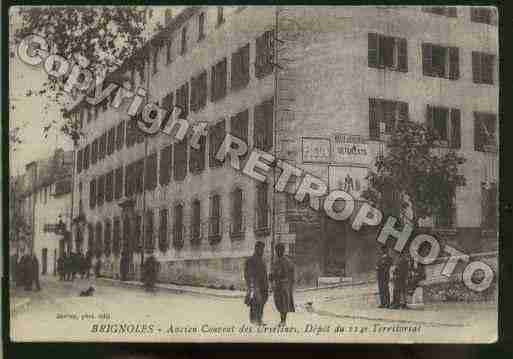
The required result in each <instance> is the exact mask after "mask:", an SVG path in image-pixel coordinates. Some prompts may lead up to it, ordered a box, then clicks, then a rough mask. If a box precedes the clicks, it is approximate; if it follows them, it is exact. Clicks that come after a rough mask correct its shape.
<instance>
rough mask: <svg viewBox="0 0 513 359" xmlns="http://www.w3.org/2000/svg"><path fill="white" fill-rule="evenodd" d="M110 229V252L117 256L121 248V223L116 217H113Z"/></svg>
mask: <svg viewBox="0 0 513 359" xmlns="http://www.w3.org/2000/svg"><path fill="white" fill-rule="evenodd" d="M112 231H113V233H112V253H113V254H114V255H115V256H116V257H117V256H118V255H119V252H120V249H121V248H120V247H121V223H120V220H119V218H118V217H115V218H114V222H113V226H112Z"/></svg>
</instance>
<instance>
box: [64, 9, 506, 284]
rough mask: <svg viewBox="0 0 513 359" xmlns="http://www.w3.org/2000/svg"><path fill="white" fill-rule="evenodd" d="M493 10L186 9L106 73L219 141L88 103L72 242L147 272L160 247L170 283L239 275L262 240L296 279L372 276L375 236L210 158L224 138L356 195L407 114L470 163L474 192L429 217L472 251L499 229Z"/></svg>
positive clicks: (233, 279) (82, 113) (81, 115)
mask: <svg viewBox="0 0 513 359" xmlns="http://www.w3.org/2000/svg"><path fill="white" fill-rule="evenodd" d="M496 16H497V14H496V12H495V10H494V9H493V8H471V7H457V8H456V7H429V8H427V7H424V8H421V7H387V6H376V7H333V6H330V7H263V6H258V7H248V6H238V7H191V8H187V9H185V10H183V11H182V12H180V13H179V14H178V15H176V16H175V17H173V19H172V21H169V22H168V24H167V26H166V28H165V29H164V30H163V31H161V32H160V33H158V34H157V35H156V36H154V37H153V38H152V39H151V41H150V42H148V43H147V44H146V46H145V47H144V49H143V50H142V51H141V52H139V53H138V54H136V55H135V56H133V57H132V58H131V59H129V60H128V61H127V62H126V63H125V64H123V66H122V67H121V68H120V69H119V70H118V71H116V73H114V74H111V76H110V78H109V80H110V81H115V82H117V83H120V84H123V83H125V84H131V85H132V86H133V88H135V87H143V88H145V89H147V94H148V98H149V99H150V101H156V102H157V103H158V104H159V105H160V106H162V107H164V108H168V109H171V108H172V107H173V106H180V107H181V108H183V109H184V110H185V112H186V114H187V118H188V119H192V120H194V121H206V122H208V123H209V128H208V136H206V138H205V137H203V138H202V140H201V146H200V149H199V150H192V149H191V147H190V146H188V145H187V140H184V141H183V142H181V143H177V144H172V143H171V141H170V138H169V137H168V136H167V135H165V134H158V135H155V136H153V137H145V136H144V135H143V134H142V132H140V131H139V130H138V129H137V126H136V121H135V119H133V118H130V117H129V116H128V114H127V104H128V103H129V101H126V102H125V103H124V104H122V106H121V107H120V108H118V109H114V108H112V107H110V106H109V105H108V103H107V100H106V101H104V102H103V103H102V104H100V105H98V106H96V107H91V106H86V105H84V104H82V105H79V106H77V107H76V108H75V109H74V116H75V117H76V119H77V121H80V122H81V124H82V128H83V131H84V132H85V134H86V135H85V137H84V138H83V139H81V141H80V142H79V143H78V144H77V147H76V153H77V155H76V162H75V171H76V176H75V177H74V183H73V190H74V198H75V199H76V200H75V201H74V208H73V217H74V223H76V224H77V225H76V226H74V228H73V237H74V238H75V242H76V245H77V246H79V247H83V248H85V247H87V248H88V249H91V250H93V251H94V253H95V254H96V256H97V258H102V262H103V263H104V272H105V274H106V275H108V276H111V277H114V278H118V277H119V261H120V258H121V256H123V255H124V256H127V258H128V259H129V261H130V263H131V266H130V268H131V275H132V277H133V278H139V275H140V265H141V263H142V261H143V258H142V257H143V256H144V255H147V254H149V253H153V254H154V255H155V256H156V258H157V260H158V261H159V262H160V263H161V272H160V274H159V275H160V278H159V279H160V280H162V281H170V282H179V283H191V284H213V285H217V284H223V285H226V286H229V285H234V286H240V285H242V277H241V273H242V263H243V260H244V259H245V258H246V257H247V256H249V255H251V253H252V250H253V246H254V243H255V241H256V240H263V241H265V242H266V243H267V246H266V250H267V253H266V259H267V260H269V257H270V249H271V248H270V247H271V244H272V243H277V242H282V243H285V244H286V247H287V250H288V253H289V255H290V256H291V257H292V258H293V259H294V260H295V262H296V265H297V266H298V283H299V284H300V285H312V284H313V283H315V281H316V279H317V278H318V277H319V276H333V275H337V276H343V275H346V276H350V277H358V276H359V275H366V274H367V273H369V272H373V268H374V263H373V259H370V258H371V257H372V256H373V255H374V250H375V247H376V243H375V238H374V237H373V236H374V232H373V233H372V234H371V233H367V232H366V231H360V232H359V233H356V232H354V231H352V230H351V229H350V228H349V227H348V226H347V223H331V222H330V221H327V220H326V219H325V218H323V217H322V216H319V214H318V213H315V212H313V211H311V210H309V209H308V208H307V205H306V204H298V203H296V202H295V201H294V200H292V199H291V198H290V196H287V195H285V194H278V193H275V192H273V191H272V188H273V184H274V183H273V181H274V180H273V178H269V183H268V184H261V183H257V182H255V181H254V180H252V179H251V178H249V177H246V176H244V175H243V174H242V173H241V172H240V171H236V170H234V169H232V168H231V167H230V166H229V164H228V163H224V164H223V163H219V162H218V161H216V159H215V158H214V155H215V153H216V152H217V149H218V147H219V145H220V144H221V141H222V140H223V138H224V135H225V133H226V132H229V133H231V134H234V135H235V136H237V137H239V138H241V139H243V140H245V141H247V143H248V145H249V148H250V150H251V149H252V148H258V149H261V150H264V151H268V152H271V153H272V154H273V155H275V156H276V157H278V158H281V159H284V160H286V161H288V162H290V163H292V164H294V165H296V166H298V167H301V168H303V169H304V170H306V171H308V172H310V173H312V174H314V175H316V176H318V177H319V178H321V179H324V180H325V181H326V182H327V183H328V185H329V188H330V189H335V188H343V189H345V190H347V191H350V192H351V193H352V194H353V195H354V196H356V197H358V196H359V194H360V193H361V191H362V189H363V188H364V187H365V185H366V184H365V175H366V173H367V170H368V169H369V168H370V167H371V166H373V163H374V158H375V156H376V154H377V153H379V152H381V151H383V150H384V141H385V140H386V138H387V136H389V134H390V131H392V130H393V127H394V123H395V121H397V120H398V119H399V118H400V117H409V118H411V119H413V120H415V121H427V122H428V123H429V124H430V125H431V126H433V127H434V128H435V129H436V130H437V131H438V133H439V135H440V138H441V141H440V149H439V150H440V151H446V150H447V149H448V148H454V149H456V150H458V151H459V152H461V153H462V154H463V155H464V156H465V157H466V158H467V162H466V163H465V165H464V166H463V168H462V171H463V172H464V174H465V176H466V177H467V185H466V186H465V187H464V188H461V189H458V192H457V194H456V198H455V200H454V201H453V204H452V205H451V206H450V208H446V209H444V210H443V211H441V212H440V213H439V214H438V215H437V216H435V218H432V219H429V220H426V221H425V222H424V225H425V226H428V227H432V228H433V230H436V231H438V232H439V233H442V235H443V236H444V238H446V239H447V240H448V241H451V242H455V243H458V246H459V247H460V248H461V247H467V248H470V249H471V250H474V251H479V250H480V248H481V244H482V238H483V236H486V235H489V236H490V237H491V238H492V239H496V228H495V224H496V208H497V207H496V202H497V198H496V188H497V187H496V186H497V176H498V162H497V154H496V150H497V141H496V139H497V128H498V126H497V123H498V122H497V121H498V120H497V112H498V109H497V103H498V76H497V73H498V71H497V51H498V47H497V44H498V42H497V26H496ZM348 146H349V149H348ZM276 171H278V170H276ZM294 185H295V184H294V183H290V184H289V186H290V187H289V188H293V187H294ZM494 196H495V197H494ZM486 228H492V231H491V232H487V231H483V230H484V229H486ZM440 229H441V230H440ZM369 255H371V257H369ZM372 258H373V257H372Z"/></svg>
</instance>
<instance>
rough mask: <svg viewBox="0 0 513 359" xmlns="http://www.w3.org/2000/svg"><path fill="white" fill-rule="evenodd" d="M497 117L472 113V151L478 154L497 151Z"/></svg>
mask: <svg viewBox="0 0 513 359" xmlns="http://www.w3.org/2000/svg"><path fill="white" fill-rule="evenodd" d="M496 127H497V116H496V115H495V114H491V113H482V112H474V149H475V150H476V151H480V152H495V151H497V136H496Z"/></svg>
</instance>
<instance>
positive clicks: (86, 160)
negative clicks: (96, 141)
mask: <svg viewBox="0 0 513 359" xmlns="http://www.w3.org/2000/svg"><path fill="white" fill-rule="evenodd" d="M90 148H91V146H89V145H87V146H85V147H84V153H83V160H84V170H87V169H88V168H89V153H90V152H91V149H90Z"/></svg>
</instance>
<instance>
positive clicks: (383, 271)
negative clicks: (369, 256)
mask: <svg viewBox="0 0 513 359" xmlns="http://www.w3.org/2000/svg"><path fill="white" fill-rule="evenodd" d="M391 266H392V257H390V255H389V254H388V248H387V247H386V246H383V247H381V256H380V257H379V259H378V263H377V264H376V277H377V280H378V291H379V301H380V305H379V308H388V307H389V306H390V290H389V288H388V282H389V280H390V267H391Z"/></svg>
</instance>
